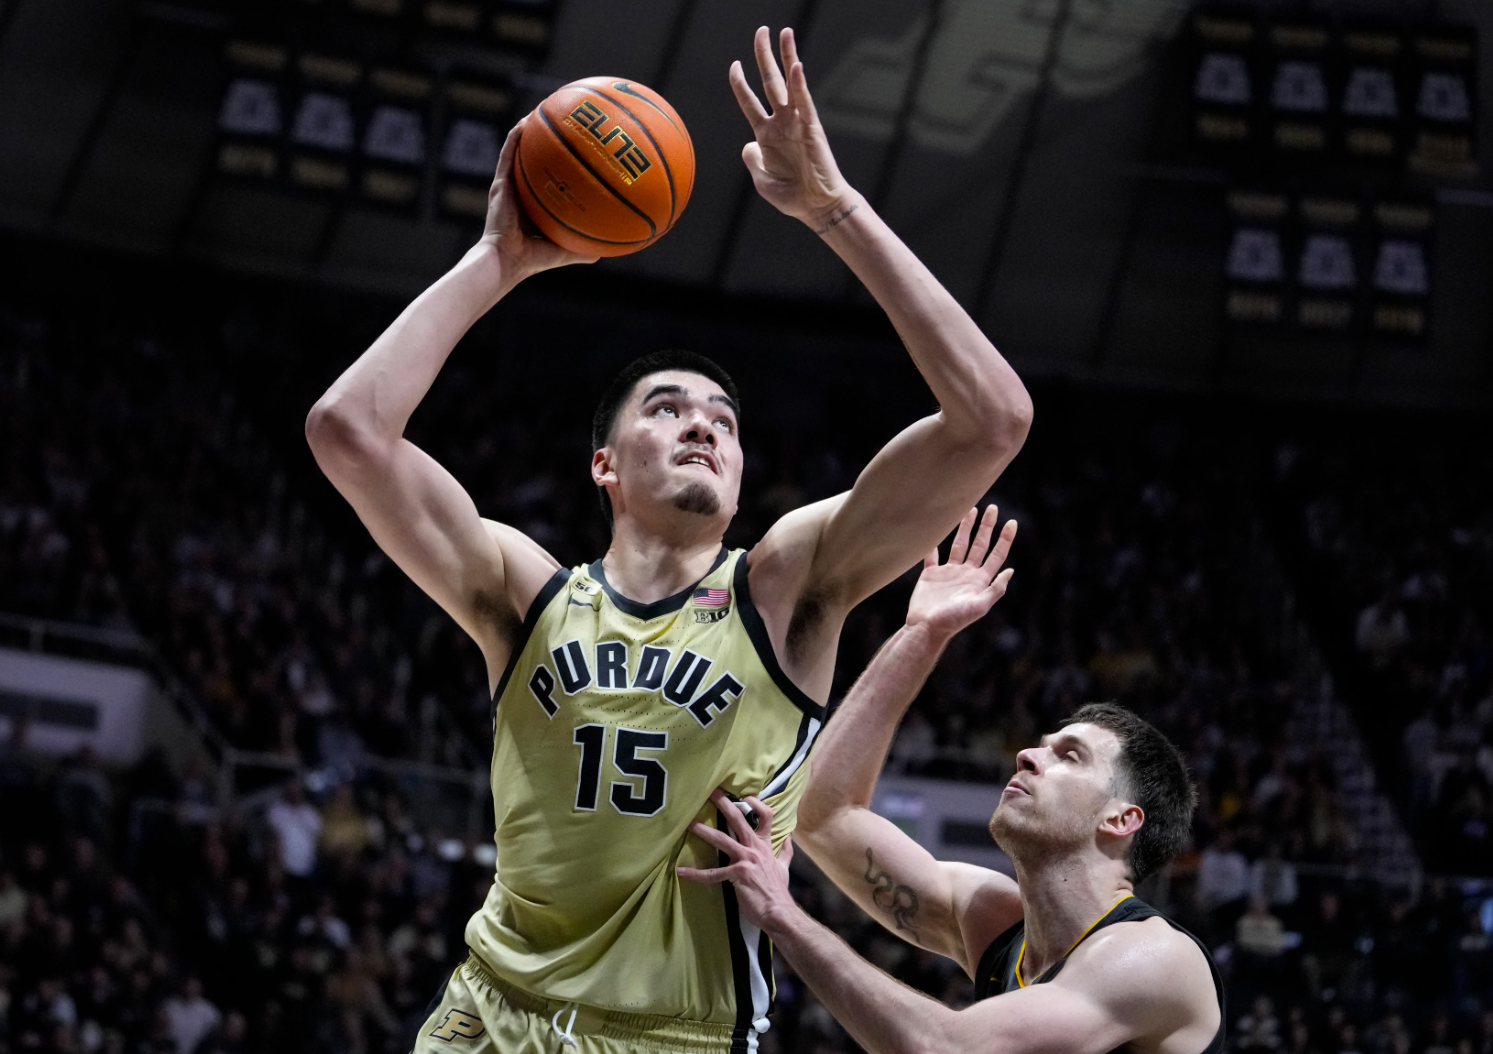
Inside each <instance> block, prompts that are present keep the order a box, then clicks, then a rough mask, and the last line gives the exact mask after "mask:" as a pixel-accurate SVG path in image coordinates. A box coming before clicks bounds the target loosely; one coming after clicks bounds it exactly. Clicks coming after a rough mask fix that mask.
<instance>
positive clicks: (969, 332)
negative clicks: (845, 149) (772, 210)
mask: <svg viewBox="0 0 1493 1054" xmlns="http://www.w3.org/2000/svg"><path fill="white" fill-rule="evenodd" d="M755 50H756V59H757V66H758V69H759V70H760V72H761V75H762V87H763V92H764V94H765V96H766V100H767V104H768V108H770V110H771V112H769V109H768V108H765V107H764V106H763V105H762V102H761V101H759V100H758V98H757V96H756V95H755V94H754V93H753V91H752V89H751V87H750V86H749V85H748V84H747V80H746V76H745V74H744V73H743V71H742V67H741V64H740V63H739V62H738V63H735V64H733V65H732V67H731V71H730V80H731V87H732V90H733V91H734V92H735V94H736V98H737V101H738V102H739V103H740V105H741V109H742V112H743V113H744V114H745V115H746V118H747V120H748V122H749V123H750V124H751V126H752V133H753V137H754V138H753V141H752V142H750V143H748V144H747V145H746V147H745V148H744V149H743V151H742V158H743V160H744V161H745V162H746V166H747V168H748V170H749V171H750V172H751V175H752V181H753V182H754V183H755V184H756V187H757V190H758V192H759V193H761V195H762V196H763V197H764V198H766V199H767V201H768V202H770V203H771V204H772V205H773V206H774V207H776V208H777V209H778V210H779V211H781V212H783V213H785V214H786V215H789V216H792V217H794V218H795V219H798V220H801V221H802V222H803V223H805V224H807V225H808V226H809V227H810V228H811V229H813V230H814V231H815V232H816V233H818V234H819V235H820V236H821V237H823V238H824V240H825V241H826V242H827V243H828V244H829V245H830V247H831V248H833V249H834V250H835V252H836V253H838V254H839V256H840V258H841V259H843V260H844V261H845V262H846V264H847V265H849V267H850V269H851V270H852V271H854V272H855V274H856V276H857V277H858V278H859V279H860V280H861V281H862V282H863V283H865V286H866V288H867V289H868V290H869V291H870V292H871V294H872V295H873V296H874V297H875V298H876V300H877V302H878V303H879V304H880V305H881V306H882V308H883V309H884V310H885V311H886V313H887V315H888V316H889V317H890V318H891V320H892V323H893V325H895V326H896V328H897V332H898V334H899V335H900V336H901V337H902V340H903V343H904V344H906V346H907V350H908V351H909V352H910V353H911V355H912V358H913V362H914V363H916V365H917V367H918V370H919V371H920V372H921V373H922V375H923V379H924V380H925V381H926V382H927V383H928V386H929V387H930V388H931V389H932V390H933V394H934V396H935V397H936V398H937V400H938V404H939V407H940V409H939V412H938V413H936V414H934V415H933V416H931V417H927V418H925V419H923V420H921V421H918V422H916V423H915V424H913V425H912V426H911V427H910V428H908V429H907V430H906V431H904V432H903V433H902V434H901V435H899V436H897V437H896V438H895V439H893V440H892V442H891V443H889V444H888V445H887V446H886V448H885V449H883V450H882V451H881V453H880V454H878V455H877V457H876V458H875V459H874V460H873V461H872V462H871V464H870V465H869V466H867V468H866V469H865V471H864V472H862V473H861V476H860V478H859V479H858V480H857V481H856V483H855V486H854V488H853V489H852V490H851V491H850V493H849V494H847V495H843V496H841V497H840V498H836V499H831V500H830V501H828V502H824V503H820V504H819V505H817V506H811V507H810V508H809V509H807V510H802V511H801V513H800V514H799V515H798V516H796V517H790V518H789V521H788V522H785V524H784V527H785V528H789V529H790V530H791V532H792V533H793V534H794V535H795V538H794V539H792V540H789V541H787V543H786V544H788V545H790V546H792V547H794V548H799V547H801V545H802V536H803V535H804V534H809V535H812V536H814V537H813V538H812V548H813V549H814V556H813V559H812V568H811V570H810V571H809V572H808V578H807V579H806V580H805V581H804V582H803V583H802V591H804V592H813V593H815V594H816V595H819V596H822V597H824V598H825V599H826V600H827V601H829V602H830V603H831V604H833V605H834V606H835V607H837V608H839V609H840V610H848V609H849V608H850V607H852V606H854V605H855V604H856V603H858V602H859V601H860V600H861V599H863V598H864V597H866V596H868V595H869V594H871V593H872V592H874V591H875V590H877V589H879V588H880V587H881V586H883V585H885V584H886V583H887V582H889V581H890V580H891V579H892V578H893V577H895V576H896V575H897V574H900V573H901V572H902V571H903V570H905V569H906V568H907V567H908V566H909V565H910V564H912V563H914V562H915V561H916V560H917V559H918V558H919V557H920V556H921V555H922V554H923V553H925V552H927V551H928V549H929V547H930V546H932V545H934V544H935V543H936V542H937V541H938V540H939V539H940V538H942V537H943V535H944V534H945V533H947V531H948V529H949V527H950V526H951V525H952V524H953V523H955V522H956V521H957V520H958V518H959V516H960V515H961V513H963V511H964V510H965V509H967V508H969V506H970V505H971V504H973V503H974V502H975V501H976V500H977V499H978V498H979V497H980V496H981V495H983V494H984V493H985V491H986V490H987V489H988V488H989V487H990V484H991V483H992V482H994V480H995V478H996V477H997V476H998V475H1000V473H1001V471H1002V470H1003V469H1004V468H1005V467H1006V465H1007V464H1008V463H1009V462H1010V461H1011V459H1012V458H1013V457H1015V456H1016V452H1017V451H1018V450H1019V449H1020V448H1021V445H1022V443H1023V442H1024V441H1025V439H1026V434H1027V429H1028V427H1029V426H1030V423H1031V419H1032V403H1031V399H1030V398H1029V397H1028V395H1027V392H1026V388H1025V387H1024V386H1023V385H1022V383H1021V380H1020V378H1018V377H1017V376H1016V373H1015V371H1014V370H1012V369H1011V367H1010V365H1008V364H1007V363H1006V361H1005V359H1004V358H1002V357H1001V355H1000V353H999V352H997V351H996V350H995V347H994V346H993V345H992V344H991V343H990V341H989V340H988V339H986V337H985V335H984V334H983V333H982V332H981V331H980V328H979V327H978V326H976V325H975V323H974V320H973V319H971V318H970V317H969V315H968V314H967V313H966V312H965V311H964V309H963V308H962V307H960V306H959V304H958V302H957V301H955V299H954V298H953V297H952V296H950V295H949V293H948V291H947V290H945V289H944V288H943V286H942V285H940V284H939V282H938V280H937V279H936V278H934V277H933V275H932V273H931V272H930V271H929V270H928V269H927V268H926V267H925V266H923V264H922V262H921V261H919V260H918V258H917V257H916V256H914V255H913V253H912V252H911V250H909V249H908V248H907V246H906V245H904V244H903V243H902V241H901V240H900V239H899V238H898V237H897V236H896V235H895V234H894V233H892V231H891V229H890V228H889V227H888V226H887V225H886V224H885V223H884V222H883V221H882V220H881V218H880V217H878V216H877V215H876V214H875V212H874V210H873V209H872V207H871V205H870V203H868V202H867V201H866V200H865V198H864V197H862V196H861V195H860V194H859V193H857V192H856V191H855V190H854V188H852V187H850V186H849V185H848V184H847V183H846V182H845V179H844V177H843V176H841V175H840V170H839V168H838V166H837V165H836V164H835V159H834V155H833V154H832V153H831V152H830V148H829V141H828V139H827V138H826V137H825V134H824V129H823V127H822V126H821V125H820V123H819V118H818V115H817V114H816V113H815V110H814V102H813V100H812V98H810V96H809V88H808V82H807V81H806V79H805V77H804V69H803V64H802V63H801V62H799V61H798V53H797V50H796V47H795V44H794V39H793V32H792V30H788V29H785V30H783V32H782V37H781V53H782V62H783V65H782V68H781V69H780V68H779V66H778V63H777V60H776V59H775V58H774V56H773V54H772V47H771V38H770V36H769V34H768V31H767V29H766V27H763V28H762V29H759V30H758V31H757V36H756V41H755ZM774 543H775V544H776V545H782V544H784V542H783V541H782V540H774ZM770 548H771V547H770Z"/></svg>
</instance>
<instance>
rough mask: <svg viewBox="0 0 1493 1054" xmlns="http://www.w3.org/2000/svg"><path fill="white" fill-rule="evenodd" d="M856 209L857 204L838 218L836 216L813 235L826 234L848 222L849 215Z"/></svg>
mask: <svg viewBox="0 0 1493 1054" xmlns="http://www.w3.org/2000/svg"><path fill="white" fill-rule="evenodd" d="M858 208H860V205H859V204H855V205H852V206H850V208H848V209H846V210H845V211H844V212H842V213H840V214H839V215H838V216H836V217H835V218H834V219H832V220H830V221H829V222H828V223H826V224H825V225H824V226H823V227H820V228H819V229H818V230H817V231H815V232H814V233H815V234H828V233H829V231H830V229H831V228H832V227H838V226H839V225H840V224H842V223H844V222H845V221H846V220H848V219H849V218H850V214H851V213H852V212H854V211H855V210H856V209H858Z"/></svg>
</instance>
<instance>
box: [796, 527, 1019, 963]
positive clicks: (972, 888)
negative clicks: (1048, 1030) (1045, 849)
mask: <svg viewBox="0 0 1493 1054" xmlns="http://www.w3.org/2000/svg"><path fill="white" fill-rule="evenodd" d="M997 518H998V513H997V511H996V509H995V508H994V507H993V506H991V507H989V508H987V509H986V511H985V515H984V517H983V518H982V519H981V521H980V526H979V530H978V531H976V532H975V535H974V539H973V543H972V544H971V543H970V532H971V529H972V528H973V527H974V523H975V510H973V509H971V510H970V511H969V513H967V514H966V515H965V518H964V520H963V522H962V523H961V524H960V527H959V531H958V532H957V533H956V534H955V536H954V542H953V546H952V547H951V549H950V551H949V559H948V562H947V563H945V564H942V565H940V564H939V563H938V562H937V552H936V551H935V552H934V553H931V554H929V556H928V558H927V560H926V561H925V566H924V568H923V574H922V577H921V578H920V579H919V580H918V585H917V587H916V589H914V591H913V598H912V602H911V604H910V605H909V611H908V619H907V625H905V626H903V627H902V628H901V629H899V630H898V631H897V632H896V633H895V634H894V635H893V636H892V638H891V639H890V640H888V641H887V642H886V644H885V645H883V646H882V648H881V650H880V651H878V652H877V653H876V656H875V658H873V659H872V660H871V663H870V665H869V666H867V667H866V671H865V673H863V674H861V676H860V679H859V680H858V681H856V683H855V686H854V687H853V688H851V690H850V692H849V694H847V695H846V697H845V701H844V702H843V703H842V704H841V705H840V708H839V711H838V712H837V713H836V716H835V719H834V720H833V721H831V722H830V723H829V725H828V726H827V727H826V728H825V730H824V732H823V733H822V735H821V736H820V739H819V742H818V743H817V744H816V745H815V749H814V761H813V768H812V770H811V773H810V776H809V785H808V787H807V789H806V790H805V791H804V798H803V802H802V803H801V804H800V805H799V808H798V827H797V830H796V832H795V835H794V837H795V838H796V839H797V841H798V844H799V845H800V846H802V847H803V849H804V850H805V851H806V852H807V853H808V854H809V856H810V857H811V858H812V859H813V860H814V862H815V863H816V864H818V865H819V866H820V868H821V869H822V870H823V871H824V872H825V874H826V875H828V876H829V877H830V879H831V880H832V881H833V882H834V883H835V885H837V886H838V887H839V888H840V889H841V890H842V891H843V892H844V893H845V894H846V895H847V896H849V897H850V898H851V899H852V900H854V901H855V902H856V903H857V904H859V905H860V906H861V907H862V908H863V909H864V910H865V911H866V912H867V914H869V915H871V916H872V917H873V918H875V919H876V920H877V921H878V922H880V923H881V924H882V925H883V926H885V927H886V928H887V929H889V930H891V931H892V932H894V933H896V934H897V935H898V936H900V937H903V938H905V939H907V940H910V941H912V942H914V943H916V944H918V945H921V946H922V947H924V948H927V949H928V950H929V951H933V952H938V953H939V954H941V955H946V956H948V957H949V958H951V959H953V960H954V961H955V962H957V963H959V964H960V965H961V966H963V967H964V970H965V972H966V973H968V974H969V975H970V976H974V971H975V967H976V966H977V965H978V963H979V960H980V956H981V955H982V954H984V951H985V949H986V948H987V947H988V946H989V944H990V942H991V941H992V940H994V939H995V938H996V937H997V936H999V935H1000V933H1001V932H1002V931H1004V930H1005V929H1006V928H1008V927H1009V926H1011V925H1012V924H1013V923H1015V922H1016V921H1017V920H1018V919H1019V918H1020V917H1021V899H1020V895H1019V894H1018V892H1017V889H1016V883H1015V882H1013V881H1012V880H1011V879H1010V878H1008V877H1006V876H1005V875H1002V874H1000V873H999V872H997V871H991V870H988V869H986V868H981V867H975V866H973V865H971V864H963V863H957V862H946V861H939V860H935V859H934V858H933V856H932V855H931V854H930V853H929V852H928V851H927V850H926V849H924V848H923V847H922V846H920V845H918V844H917V843H916V842H914V841H913V840H912V839H911V838H909V837H908V836H907V835H906V834H905V833H903V832H902V831H901V830H899V829H898V828H897V827H896V826H895V825H894V824H892V823H891V822H890V821H888V820H886V819H884V818H882V817H880V816H878V815H876V814H875V813H873V812H872V811H871V795H872V792H873V791H874V790H875V788H876V780H877V777H878V776H879V775H880V773H881V769H882V766H883V764H884V762H885V758H886V754H887V749H888V748H889V747H890V745H891V742H892V738H893V736H894V735H895V733H896V730H897V725H898V724H899V723H900V722H901V720H902V717H903V715H904V714H906V712H907V708H908V706H909V705H911V703H912V700H913V699H914V698H915V697H916V695H917V693H918V690H919V688H921V686H922V684H923V682H924V681H925V680H927V677H928V674H929V673H931V672H932V670H933V667H934V665H935V664H936V663H937V662H938V657H939V655H941V654H942V653H943V649H944V647H945V646H946V645H947V644H948V642H949V640H950V639H951V638H952V637H953V635H954V634H955V633H957V632H959V631H960V630H961V629H963V628H964V627H965V626H967V625H968V624H969V623H971V622H973V621H974V620H975V619H978V618H980V617H981V616H983V615H984V614H985V613H986V612H987V611H989V610H990V607H991V606H992V605H993V604H994V603H995V602H996V601H997V600H999V599H1000V597H1001V596H1002V595H1003V594H1004V593H1005V589H1006V584H1007V583H1008V582H1009V581H1010V578H1011V573H1012V572H1011V571H1010V570H1006V571H1001V570H1000V568H1001V564H1002V563H1003V562H1004V561H1005V557H1006V555H1007V553H1008V551H1009V549H1010V546H1011V542H1012V540H1013V539H1014V537H1015V534H1016V524H1015V522H1014V521H1012V522H1010V523H1008V524H1007V525H1006V528H1005V530H1004V531H1002V533H1001V535H1000V537H999V538H998V539H996V542H995V545H994V547H993V548H992V547H991V535H992V533H993V532H994V529H995V523H996V520H997ZM987 552H988V553H989V558H988V559H987V558H986V554H987ZM997 572H1000V573H999V574H997Z"/></svg>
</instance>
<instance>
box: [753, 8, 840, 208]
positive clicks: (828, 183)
mask: <svg viewBox="0 0 1493 1054" xmlns="http://www.w3.org/2000/svg"><path fill="white" fill-rule="evenodd" d="M779 48H780V50H781V52H782V57H783V65H782V68H781V69H779V67H778V60H777V59H776V58H774V57H773V54H772V36H771V34H769V33H768V31H767V27H766V26H762V27H761V28H760V29H758V30H757V35H756V37H755V38H754V40H753V42H752V49H753V51H755V52H756V56H757V70H758V72H759V73H761V75H762V94H763V95H764V96H765V97H766V99H767V103H768V106H771V107H772V112H771V113H768V111H767V109H766V108H764V107H763V105H762V103H761V101H760V100H759V99H758V98H757V96H756V94H755V93H754V92H753V91H752V89H751V87H750V86H748V84H747V79H746V73H745V72H744V71H743V70H742V67H741V63H740V62H739V61H737V62H733V63H731V73H730V80H731V90H732V91H733V92H735V93H736V101H737V103H739V104H740V105H741V112H742V113H743V114H745V115H746V119H747V122H748V123H749V124H751V126H752V135H753V136H754V137H755V139H754V140H753V141H752V142H750V143H748V144H747V145H746V146H745V147H743V148H742V151H741V159H742V160H743V161H744V162H746V167H747V171H748V172H750V173H751V174H752V182H753V183H754V184H755V185H756V187H757V193H759V194H761V195H762V197H763V198H765V199H766V200H767V202H768V203H769V204H770V205H772V207H773V208H775V209H777V210H778V211H779V212H781V213H783V214H785V215H788V216H792V217H793V218H794V219H798V220H802V221H803V222H804V223H807V224H808V225H809V226H810V227H811V228H813V229H814V230H815V231H818V232H820V233H823V231H824V230H827V229H828V228H829V227H831V226H833V225H834V223H835V222H837V220H838V218H842V217H843V216H844V215H846V214H847V212H846V210H847V209H853V208H854V206H855V203H856V201H858V198H857V196H856V194H855V191H853V190H851V188H850V186H849V184H847V183H846V182H845V177H844V176H842V175H840V167H839V166H838V165H837V164H835V155H834V154H832V153H831V152H830V149H829V139H828V138H826V137H825V134H824V126H823V125H821V124H820V123H819V115H818V114H817V113H816V112H815V110H814V100H813V99H812V98H810V97H809V83H808V81H807V80H806V79H805V78H804V64H803V63H802V62H800V61H799V60H798V46H797V44H796V43H795V41H794V39H793V30H791V29H784V30H783V32H782V34H781V36H780V37H779ZM785 74H786V79H785Z"/></svg>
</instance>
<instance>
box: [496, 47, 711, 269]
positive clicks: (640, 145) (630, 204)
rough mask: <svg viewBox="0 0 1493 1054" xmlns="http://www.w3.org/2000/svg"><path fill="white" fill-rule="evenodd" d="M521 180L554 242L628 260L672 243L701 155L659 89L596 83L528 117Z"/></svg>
mask: <svg viewBox="0 0 1493 1054" xmlns="http://www.w3.org/2000/svg"><path fill="white" fill-rule="evenodd" d="M513 178H514V182H515V183H516V184H517V186H518V196H519V200H520V201H521V202H522V203H523V207H524V211H525V212H527V213H528V214H529V218H530V219H532V220H533V221H534V224H535V226H537V227H538V228H539V229H540V231H541V232H543V234H544V235H545V237H547V238H549V239H550V240H551V241H552V242H554V243H555V244H557V245H559V246H561V247H563V248H565V249H569V250H571V251H572V252H577V253H584V254H585V255H587V256H625V255H627V254H628V253H635V252H637V251H638V250H639V249H642V248H645V247H646V246H649V245H652V244H653V243H654V242H655V241H657V240H658V239H659V238H661V237H663V235H664V233H665V232H666V231H668V229H669V228H670V227H672V226H674V222H675V221H676V220H677V219H678V218H679V214H680V213H681V212H683V211H684V206H685V205H686V204H687V203H688V202H689V195H690V191H691V190H692V189H693V187H694V184H695V148H694V146H693V144H691V143H690V138H689V133H688V132H687V131H685V128H684V122H683V121H681V120H680V119H679V114H678V113H676V112H675V111H674V107H672V106H670V105H669V104H668V103H667V102H666V101H665V100H664V98H663V96H661V95H659V94H658V93H657V92H655V91H654V90H653V89H651V88H647V87H644V86H643V85H641V84H638V83H636V82H634V81H627V80H621V79H618V78H614V77H587V78H586V79H585V80H579V81H575V82H574V83H572V84H567V85H566V86H565V87H563V88H561V89H560V90H559V91H557V92H555V93H554V94H553V95H551V96H550V97H549V98H547V99H545V100H544V101H543V102H542V103H540V104H539V106H538V107H537V108H536V109H535V110H534V112H533V113H532V114H530V115H529V119H528V121H527V122H526V123H525V125H524V131H523V136H522V138H521V139H520V140H519V144H518V158H517V162H516V164H515V165H514V173H513Z"/></svg>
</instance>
